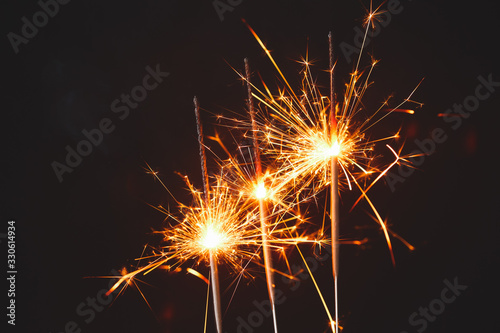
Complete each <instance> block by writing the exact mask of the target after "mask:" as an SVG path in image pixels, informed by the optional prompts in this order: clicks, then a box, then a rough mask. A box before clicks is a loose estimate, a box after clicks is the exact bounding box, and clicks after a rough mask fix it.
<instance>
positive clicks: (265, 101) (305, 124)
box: [240, 9, 418, 332]
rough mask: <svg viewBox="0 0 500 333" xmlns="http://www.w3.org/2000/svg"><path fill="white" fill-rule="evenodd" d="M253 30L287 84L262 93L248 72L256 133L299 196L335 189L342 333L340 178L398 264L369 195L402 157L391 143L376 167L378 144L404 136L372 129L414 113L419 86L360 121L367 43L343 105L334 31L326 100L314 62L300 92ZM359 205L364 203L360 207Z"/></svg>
mask: <svg viewBox="0 0 500 333" xmlns="http://www.w3.org/2000/svg"><path fill="white" fill-rule="evenodd" d="M377 10H378V9H377ZM377 10H375V11H371V12H370V13H369V15H368V18H367V20H366V22H365V24H366V26H367V27H366V31H365V38H366V35H367V33H368V31H369V30H368V29H369V26H370V24H372V23H373V20H375V19H376V18H377V14H378V12H377ZM244 22H245V21H244ZM245 24H246V22H245ZM247 27H248V29H249V30H250V32H251V33H252V34H253V36H254V37H255V39H256V40H257V42H258V43H259V44H260V46H261V47H262V49H263V50H264V51H265V52H266V55H267V57H268V59H269V60H270V61H271V62H272V64H273V66H274V67H275V69H276V70H277V72H278V73H279V76H280V77H281V79H282V80H283V82H284V84H285V85H284V88H282V89H280V92H279V94H278V95H273V94H272V93H271V92H270V90H269V89H268V87H267V86H266V85H265V83H264V82H263V86H264V89H259V88H257V87H256V86H255V85H252V84H251V82H250V81H249V80H248V74H247V75H246V78H245V77H243V76H242V75H240V76H242V78H244V79H246V81H247V84H248V86H249V87H250V86H251V87H252V88H253V90H254V91H255V93H252V96H253V97H254V98H255V99H257V100H258V101H259V102H260V104H261V106H262V108H261V110H263V112H262V113H260V118H259V120H258V121H256V120H255V119H254V114H253V112H252V113H251V128H252V130H253V133H254V135H255V133H256V132H257V130H256V128H258V132H259V135H260V137H261V138H262V141H263V142H264V144H265V148H264V149H263V152H264V154H267V155H270V156H271V157H272V158H273V159H274V160H276V161H277V162H278V163H279V172H280V173H281V174H283V175H286V176H283V181H284V183H287V184H290V186H291V187H293V188H294V189H295V190H296V191H299V192H300V191H302V190H306V189H308V188H309V187H310V186H311V185H312V187H313V188H312V189H311V190H312V192H313V195H315V194H316V193H317V192H318V191H319V190H320V189H322V188H324V187H328V186H329V188H330V220H331V242H332V245H331V246H332V271H333V278H334V294H335V318H334V322H333V323H331V324H332V329H333V330H334V332H338V313H339V310H338V261H339V260H338V258H339V254H338V248H339V242H338V240H339V238H338V237H339V236H338V235H339V231H338V230H339V176H340V174H342V175H343V176H344V178H343V181H344V182H345V183H346V185H347V186H348V187H349V189H352V185H353V184H355V185H356V187H357V188H358V189H359V190H360V191H361V196H360V199H361V198H364V199H365V200H366V201H367V202H368V204H369V205H370V207H371V209H372V210H373V212H374V214H375V216H376V218H377V222H378V223H379V224H380V225H381V227H382V229H383V230H384V234H385V237H386V241H387V244H388V247H389V250H390V253H391V260H392V262H393V263H394V256H393V253H392V245H391V240H390V238H389V233H388V231H387V227H386V223H385V221H383V220H382V218H381V217H380V214H379V213H378V211H377V210H376V208H375V206H374V205H373V203H372V202H371V200H370V199H369V198H368V196H367V193H366V192H367V191H368V190H369V189H370V188H371V187H372V186H373V185H374V184H375V183H376V182H377V181H378V180H380V179H381V177H382V176H383V175H384V174H385V173H386V172H387V171H388V170H389V169H390V167H392V166H393V165H394V164H395V163H397V162H398V161H399V159H400V157H399V155H398V154H397V153H396V152H395V151H394V149H393V148H392V147H390V146H389V145H386V146H387V147H388V149H389V150H390V151H391V152H392V153H393V154H394V156H395V161H394V162H393V163H391V164H390V165H389V166H388V167H387V168H385V169H381V168H378V167H375V165H374V162H375V156H374V154H373V151H374V147H375V144H376V143H377V142H381V141H389V140H392V139H396V138H397V137H398V134H394V135H390V136H388V137H385V138H380V139H375V140H372V139H370V138H369V137H368V135H367V130H368V129H369V128H371V127H372V126H374V125H375V124H377V123H378V122H379V121H381V120H382V119H383V118H385V117H386V116H387V115H388V114H390V113H392V112H402V111H405V112H407V113H413V110H406V109H401V108H400V107H401V105H403V104H404V103H405V102H409V101H411V100H410V98H411V96H412V95H413V93H414V92H415V90H416V88H415V90H413V91H412V92H411V94H410V95H409V96H408V97H407V98H406V99H405V100H404V101H403V102H401V103H400V104H399V105H398V106H396V107H395V108H392V109H389V110H387V109H386V108H385V106H386V105H387V101H386V102H384V104H382V106H380V107H379V108H378V109H377V110H376V111H375V112H374V113H373V114H371V115H366V116H364V119H362V120H361V121H360V120H358V118H360V117H361V115H362V113H363V112H364V105H363V103H362V102H361V101H362V98H363V95H364V93H365V91H366V89H367V88H368V86H369V80H370V76H371V74H372V71H373V69H374V67H375V65H376V63H377V62H376V61H374V60H373V61H372V64H371V66H370V67H369V68H368V69H366V70H360V69H359V64H360V59H361V55H362V53H363V52H362V51H363V48H364V43H363V46H362V48H361V52H360V55H359V58H358V61H357V63H356V66H355V68H354V71H353V73H352V74H351V77H350V82H349V83H348V84H347V85H346V90H345V94H344V96H343V101H342V103H337V101H336V100H335V91H334V68H335V63H334V55H333V46H332V45H333V43H332V35H331V33H330V34H329V60H330V68H329V73H330V94H329V96H324V95H322V94H321V92H320V90H319V88H318V86H317V85H316V83H315V80H314V79H313V77H312V74H311V70H310V66H311V63H310V62H309V59H308V57H307V56H306V58H305V59H303V60H302V64H303V66H304V69H303V71H302V74H303V78H302V87H301V93H300V94H297V93H295V91H294V89H292V87H291V85H290V84H289V82H288V81H287V79H286V78H285V76H284V74H283V73H282V71H281V69H280V68H279V66H278V65H277V63H276V61H275V60H274V58H273V57H272V55H271V53H270V51H269V50H268V49H267V48H266V46H265V45H264V43H263V42H262V40H261V39H260V38H259V36H258V35H257V34H256V33H255V31H254V30H253V29H252V28H251V27H250V26H249V25H248V24H247ZM417 87H418V86H417ZM264 110H265V111H267V112H265V111H264ZM246 126H248V125H246ZM340 171H342V173H340ZM376 173H378V174H379V175H378V177H377V178H375V180H373V181H372V182H371V183H370V184H369V186H367V187H364V186H363V184H364V183H366V182H367V181H368V179H369V177H370V175H373V174H376ZM358 202H359V199H358V201H357V202H356V204H357V203H358ZM323 229H324V226H323V227H322V229H321V231H320V234H322V233H323Z"/></svg>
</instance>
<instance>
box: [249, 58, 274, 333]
mask: <svg viewBox="0 0 500 333" xmlns="http://www.w3.org/2000/svg"><path fill="white" fill-rule="evenodd" d="M245 76H246V82H247V91H248V110H249V113H250V119H251V122H252V139H253V148H254V149H253V151H254V158H255V178H256V183H257V186H256V189H255V197H256V198H257V199H258V200H259V212H260V226H261V230H262V250H263V252H264V269H265V272H266V282H267V292H268V294H269V302H270V304H271V310H272V314H273V324H274V332H275V333H277V332H278V322H277V319H276V305H275V300H274V277H273V272H272V265H273V264H272V257H271V248H270V247H269V244H268V241H267V238H268V234H269V231H268V226H267V208H266V202H265V200H264V199H265V197H266V186H265V183H264V180H263V179H262V165H261V161H260V151H259V141H258V138H257V126H256V124H255V110H254V105H253V98H252V86H251V85H250V65H249V64H248V59H247V58H245Z"/></svg>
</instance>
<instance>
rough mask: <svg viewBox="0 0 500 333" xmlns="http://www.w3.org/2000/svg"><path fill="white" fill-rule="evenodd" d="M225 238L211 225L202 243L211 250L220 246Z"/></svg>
mask: <svg viewBox="0 0 500 333" xmlns="http://www.w3.org/2000/svg"><path fill="white" fill-rule="evenodd" d="M223 240H224V237H223V236H222V235H221V234H220V233H219V232H217V231H215V230H213V228H211V227H208V228H207V230H206V231H205V233H204V235H203V237H202V239H201V245H203V247H204V248H206V249H209V250H211V249H215V248H218V247H220V246H221V244H222V243H223Z"/></svg>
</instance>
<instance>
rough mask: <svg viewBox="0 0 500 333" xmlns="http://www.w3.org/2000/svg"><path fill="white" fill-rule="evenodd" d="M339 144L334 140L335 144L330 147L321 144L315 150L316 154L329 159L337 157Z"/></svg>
mask: <svg viewBox="0 0 500 333" xmlns="http://www.w3.org/2000/svg"><path fill="white" fill-rule="evenodd" d="M340 150H341V149H340V144H339V142H338V141H336V140H335V142H334V143H333V144H332V145H331V146H330V145H329V144H327V143H326V142H324V143H321V144H320V145H319V147H318V148H317V152H318V153H319V154H320V156H322V157H325V158H330V157H334V156H338V155H339V154H340Z"/></svg>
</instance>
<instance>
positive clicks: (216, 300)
mask: <svg viewBox="0 0 500 333" xmlns="http://www.w3.org/2000/svg"><path fill="white" fill-rule="evenodd" d="M193 102H194V113H195V115H196V129H197V132H198V145H199V149H200V161H201V172H202V177H203V193H204V197H205V205H206V206H207V207H208V203H209V201H210V197H209V193H210V192H209V188H208V171H207V157H206V154H205V146H204V144H203V126H202V124H201V119H200V106H199V105H198V99H197V98H196V97H194V99H193ZM222 237H223V236H222V235H221V234H220V233H219V230H217V229H216V228H212V227H209V228H208V229H207V230H206V234H205V236H204V240H203V246H204V247H206V248H207V249H208V251H209V261H210V277H211V285H212V299H213V305H214V314H215V323H216V326H217V332H218V333H222V311H221V305H220V287H219V270H218V266H217V261H216V258H215V253H214V250H215V249H216V248H217V247H218V246H219V245H220V243H221V242H223V240H222Z"/></svg>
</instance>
